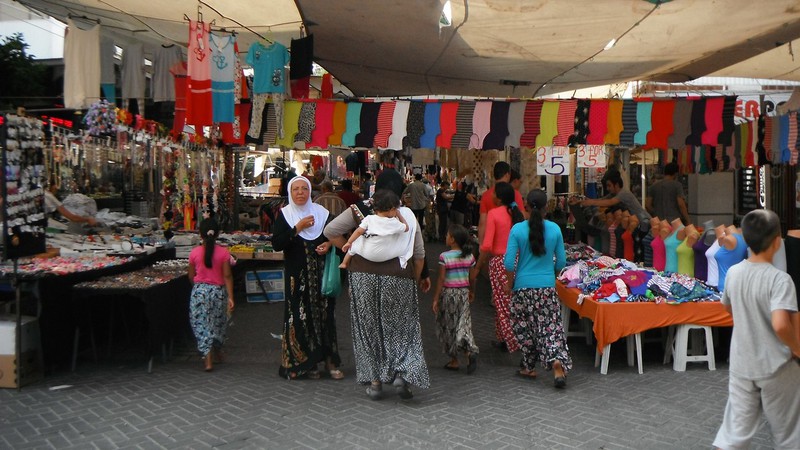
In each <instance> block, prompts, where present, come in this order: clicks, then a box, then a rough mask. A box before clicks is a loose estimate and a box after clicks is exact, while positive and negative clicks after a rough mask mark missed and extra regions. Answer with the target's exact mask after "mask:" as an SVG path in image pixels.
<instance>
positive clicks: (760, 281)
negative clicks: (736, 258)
mask: <svg viewBox="0 0 800 450" xmlns="http://www.w3.org/2000/svg"><path fill="white" fill-rule="evenodd" d="M742 234H743V235H744V240H745V242H746V243H747V245H748V246H749V247H750V249H751V250H752V252H753V254H752V255H751V256H750V258H748V259H746V260H744V261H742V262H740V263H738V264H736V265H734V266H733V267H731V268H730V269H729V270H728V273H727V275H726V278H725V286H724V287H723V286H720V288H721V289H722V304H723V305H724V306H725V309H727V310H728V312H730V313H731V314H732V315H733V323H734V327H733V337H732V338H731V351H730V376H729V381H728V403H727V405H726V406H725V415H724V417H723V419H722V425H721V426H720V429H719V432H717V437H716V439H714V446H716V447H717V448H721V449H732V448H748V447H749V444H750V440H751V439H752V437H753V435H754V434H755V433H756V431H757V430H758V428H759V427H760V426H761V415H762V413H763V414H764V416H765V417H766V419H767V422H768V423H769V427H770V429H771V431H772V436H773V438H774V444H775V448H786V449H789V448H793V449H798V448H800V363H798V361H800V315H798V312H797V296H796V292H795V286H794V283H793V281H792V278H791V277H790V276H789V274H787V273H786V272H783V271H781V270H779V269H777V268H775V267H774V266H773V265H772V258H773V256H774V255H775V252H777V251H778V249H779V248H780V244H781V225H780V220H779V219H778V215H777V214H775V213H774V212H773V211H769V210H764V209H759V210H755V211H752V212H750V213H748V214H747V215H746V216H744V219H742Z"/></svg>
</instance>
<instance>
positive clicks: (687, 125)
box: [667, 99, 693, 149]
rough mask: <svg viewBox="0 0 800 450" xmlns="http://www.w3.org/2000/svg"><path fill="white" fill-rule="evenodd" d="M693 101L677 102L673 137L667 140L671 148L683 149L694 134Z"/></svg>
mask: <svg viewBox="0 0 800 450" xmlns="http://www.w3.org/2000/svg"><path fill="white" fill-rule="evenodd" d="M692 103H693V102H692V101H690V100H683V99H679V100H676V101H675V108H674V109H673V111H672V136H670V137H668V138H667V146H668V147H669V148H675V149H678V148H683V147H684V146H686V140H687V139H688V138H689V135H690V134H691V133H692Z"/></svg>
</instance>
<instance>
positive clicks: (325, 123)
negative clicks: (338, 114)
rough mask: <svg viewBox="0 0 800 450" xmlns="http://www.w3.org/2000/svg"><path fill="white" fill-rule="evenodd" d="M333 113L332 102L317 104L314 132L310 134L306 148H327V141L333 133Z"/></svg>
mask: <svg viewBox="0 0 800 450" xmlns="http://www.w3.org/2000/svg"><path fill="white" fill-rule="evenodd" d="M333 111H334V103H333V102H327V101H319V102H317V111H316V114H315V115H314V131H312V132H311V142H309V144H308V145H307V146H306V147H307V148H309V147H314V148H328V139H329V138H330V136H331V134H332V133H333Z"/></svg>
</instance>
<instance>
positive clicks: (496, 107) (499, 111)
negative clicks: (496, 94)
mask: <svg viewBox="0 0 800 450" xmlns="http://www.w3.org/2000/svg"><path fill="white" fill-rule="evenodd" d="M508 107H509V103H508V102H492V113H491V114H490V116H489V134H487V135H486V137H485V138H484V139H483V149H484V150H503V149H504V148H505V145H506V136H508Z"/></svg>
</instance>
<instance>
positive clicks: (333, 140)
mask: <svg viewBox="0 0 800 450" xmlns="http://www.w3.org/2000/svg"><path fill="white" fill-rule="evenodd" d="M346 129H347V103H345V102H335V103H334V106H333V132H332V133H331V135H330V136H328V145H342V134H344V130H346Z"/></svg>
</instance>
